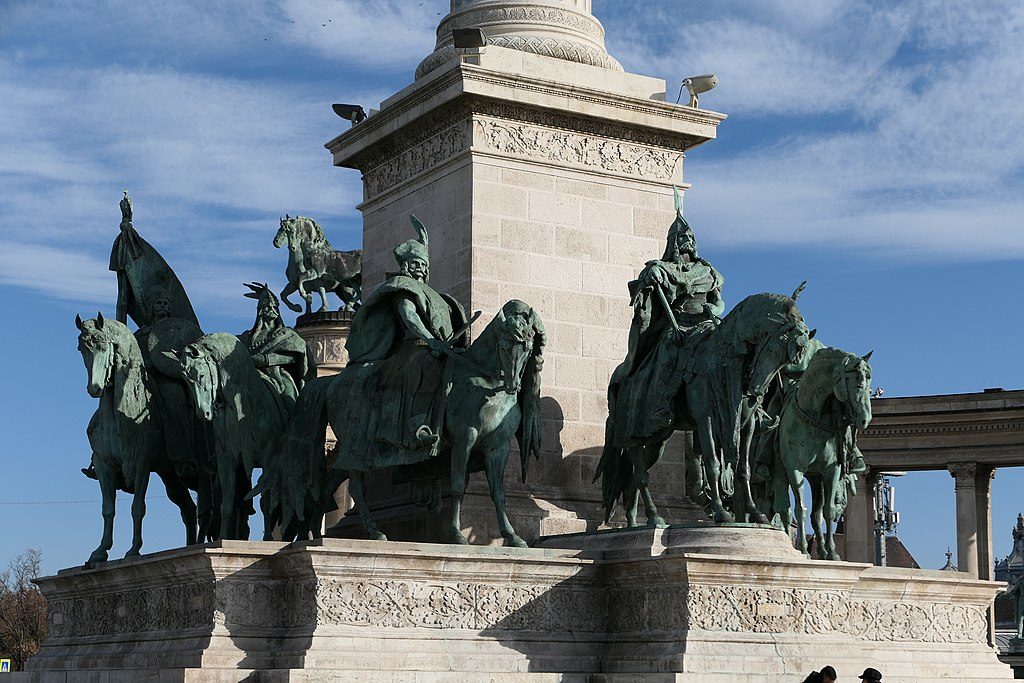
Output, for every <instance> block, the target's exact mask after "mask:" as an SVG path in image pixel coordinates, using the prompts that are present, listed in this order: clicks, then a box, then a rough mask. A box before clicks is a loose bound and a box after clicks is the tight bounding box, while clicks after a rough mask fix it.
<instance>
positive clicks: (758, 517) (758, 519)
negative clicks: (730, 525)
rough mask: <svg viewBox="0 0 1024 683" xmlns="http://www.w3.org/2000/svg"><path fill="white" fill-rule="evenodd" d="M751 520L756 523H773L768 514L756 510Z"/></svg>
mask: <svg viewBox="0 0 1024 683" xmlns="http://www.w3.org/2000/svg"><path fill="white" fill-rule="evenodd" d="M750 521H751V522H753V523H754V524H771V522H770V521H769V519H768V516H767V515H764V514H762V513H760V512H756V513H754V514H752V515H750Z"/></svg>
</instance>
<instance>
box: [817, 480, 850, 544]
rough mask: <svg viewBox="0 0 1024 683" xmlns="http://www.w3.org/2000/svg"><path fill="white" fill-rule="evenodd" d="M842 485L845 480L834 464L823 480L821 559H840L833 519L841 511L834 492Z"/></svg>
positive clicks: (834, 519)
mask: <svg viewBox="0 0 1024 683" xmlns="http://www.w3.org/2000/svg"><path fill="white" fill-rule="evenodd" d="M844 485H845V481H842V480H841V478H840V471H839V466H836V467H835V468H834V471H833V472H832V476H831V477H829V478H828V479H827V480H825V482H824V494H825V495H824V499H825V501H824V514H825V544H824V545H823V546H822V549H823V550H824V551H825V557H823V558H822V559H825V560H836V561H838V560H839V559H840V558H839V553H837V552H836V539H835V521H836V518H837V517H838V516H839V515H840V514H842V512H843V511H841V510H840V509H839V505H838V504H837V503H836V492H837V491H838V490H839V487H840V486H844Z"/></svg>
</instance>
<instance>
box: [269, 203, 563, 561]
mask: <svg viewBox="0 0 1024 683" xmlns="http://www.w3.org/2000/svg"><path fill="white" fill-rule="evenodd" d="M412 223H413V225H414V226H415V228H416V229H417V231H418V233H419V236H418V238H417V239H411V240H408V241H406V242H404V243H402V244H400V245H399V246H398V247H396V248H395V250H394V255H395V258H396V260H397V261H398V264H399V266H400V271H399V272H397V273H391V274H389V276H388V279H387V280H386V281H385V282H384V283H383V284H382V285H381V286H380V287H379V288H377V290H376V291H374V292H373V294H372V295H371V296H370V297H369V298H368V299H367V301H366V302H365V304H364V305H363V306H362V307H361V308H360V309H359V311H358V312H357V313H356V316H355V319H354V320H353V323H352V328H351V332H350V335H349V339H348V342H347V349H348V352H349V365H348V366H347V367H346V368H345V369H344V370H343V371H342V372H341V373H340V374H339V375H337V376H336V377H333V378H329V379H327V378H325V380H318V381H317V382H314V383H312V384H310V385H309V387H308V389H307V390H306V391H303V392H302V394H301V395H300V397H299V402H298V405H297V408H296V412H297V414H298V415H300V416H301V417H300V418H297V419H296V421H295V422H294V424H293V426H292V427H291V428H290V429H289V431H288V437H287V438H286V442H287V443H288V453H287V455H286V457H288V458H289V459H290V460H291V461H292V462H295V463H297V464H298V465H297V466H299V467H303V466H304V467H305V468H306V470H307V471H315V470H316V469H317V468H316V467H315V465H314V466H311V464H310V463H311V458H315V457H316V451H317V449H318V448H319V447H320V444H321V443H322V437H321V435H322V434H323V430H324V428H325V427H326V425H327V424H328V423H329V424H330V426H331V427H332V428H333V430H334V433H335V435H336V436H337V438H338V449H337V454H336V457H335V461H334V468H333V470H332V471H330V472H319V471H315V476H314V480H315V479H316V478H321V477H322V481H323V483H324V485H325V487H326V488H325V489H324V490H322V491H321V492H319V493H317V494H313V495H311V496H310V498H318V499H319V500H321V501H325V500H326V497H327V496H328V495H329V494H330V493H333V489H332V488H331V487H333V486H335V485H336V484H337V483H338V482H340V481H342V480H344V478H345V477H349V478H350V487H349V491H350V493H351V495H352V497H353V499H354V500H355V502H356V505H357V507H358V509H359V511H360V513H361V516H362V521H363V524H364V525H365V527H366V530H367V532H368V533H369V534H370V535H371V537H373V538H378V539H384V535H383V534H382V533H380V531H379V529H378V528H377V526H376V524H375V522H374V521H373V519H372V517H371V515H370V511H369V507H368V505H367V503H366V499H365V495H364V488H365V473H366V472H367V471H369V470H372V469H379V468H384V467H400V468H404V471H403V472H401V473H399V476H400V477H405V478H407V479H410V480H417V481H420V482H423V483H426V484H428V485H433V484H434V483H435V482H436V481H437V480H438V479H439V478H441V477H447V478H449V479H450V481H451V491H452V496H453V514H452V518H451V520H450V532H451V535H452V537H453V540H455V541H457V542H461V543H464V542H466V539H465V538H464V537H463V536H462V533H461V531H460V529H461V522H460V519H459V514H460V507H461V499H462V496H463V494H464V491H465V485H466V475H467V470H468V469H470V468H472V467H473V465H477V466H479V467H482V468H483V469H484V470H485V471H486V472H487V478H488V483H489V484H490V486H491V496H492V499H493V501H494V504H495V507H496V510H497V514H498V521H499V524H500V528H501V533H502V535H503V536H504V538H505V539H506V541H507V542H508V543H510V544H514V545H523V541H522V539H521V538H520V537H519V536H518V535H517V534H516V533H515V530H514V529H513V528H512V525H511V524H510V523H509V520H508V516H507V514H506V512H505V500H504V488H503V476H504V469H505V463H506V461H507V458H508V454H509V449H510V440H511V438H512V437H513V436H516V437H517V438H518V439H519V442H520V453H521V455H522V458H523V461H524V468H523V471H524V476H525V472H526V469H527V468H526V461H527V460H528V458H529V457H530V456H531V455H536V454H537V453H538V452H539V444H540V430H539V425H540V409H539V402H540V369H541V366H542V355H541V354H542V351H543V347H544V343H545V334H544V328H543V325H542V323H541V321H540V319H539V317H538V316H537V314H536V313H535V312H534V311H533V309H532V308H530V307H529V306H528V305H526V304H524V303H523V302H521V301H510V302H508V303H507V304H505V306H504V307H503V308H502V310H501V311H500V312H499V314H498V316H497V317H495V318H494V320H492V321H491V322H490V324H488V326H487V327H486V328H485V330H484V332H483V333H482V334H481V335H480V337H479V339H477V340H476V342H474V343H473V344H472V345H471V346H469V347H468V348H467V344H466V340H467V337H468V331H469V323H468V321H467V318H466V315H465V313H464V312H463V309H462V307H461V306H460V305H459V304H458V302H456V301H455V300H454V299H452V298H451V297H450V296H448V295H445V294H441V293H438V292H437V291H435V290H434V289H433V288H432V287H431V286H430V285H429V273H430V258H429V249H428V236H427V230H426V228H425V227H424V226H423V225H422V223H420V222H419V221H418V220H417V219H416V218H415V217H412ZM320 452H321V453H322V450H321V451H320ZM474 455H476V456H478V458H474V457H473V456H474ZM321 458H322V456H321ZM301 463H305V465H302V464H301ZM314 488H315V486H314ZM307 491H308V489H307ZM296 492H299V491H298V490H296ZM304 495H305V494H304ZM303 506H304V503H303V502H300V501H293V502H292V503H291V506H290V507H291V508H292V509H294V510H298V509H301V508H302V507H303Z"/></svg>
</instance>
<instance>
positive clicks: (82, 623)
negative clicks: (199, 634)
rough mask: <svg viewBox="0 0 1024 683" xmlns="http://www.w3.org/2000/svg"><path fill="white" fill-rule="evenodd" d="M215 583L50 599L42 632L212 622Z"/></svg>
mask: <svg viewBox="0 0 1024 683" xmlns="http://www.w3.org/2000/svg"><path fill="white" fill-rule="evenodd" d="M213 604H214V586H213V583H212V582H203V581H196V582H192V583H184V584H177V585H168V586H160V587H156V588H145V589H137V590H125V591H111V592H109V593H99V594H92V595H83V596H78V597H71V598H60V599H56V600H51V601H50V602H49V604H48V609H47V633H48V635H49V637H52V638H79V637H83V636H97V635H105V634H119V633H140V632H145V631H168V630H174V631H178V630H184V629H190V628H197V627H202V626H212V625H213V621H212V619H213Z"/></svg>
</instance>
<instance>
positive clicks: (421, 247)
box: [392, 214, 430, 265]
mask: <svg viewBox="0 0 1024 683" xmlns="http://www.w3.org/2000/svg"><path fill="white" fill-rule="evenodd" d="M409 220H410V221H411V222H412V226H413V227H414V228H416V233H417V234H418V235H419V238H418V239H414V240H406V241H404V242H402V243H401V244H399V245H398V246H397V247H395V249H394V251H393V252H392V253H394V255H395V260H396V261H398V264H399V265H401V264H403V263H405V262H406V261H410V260H412V259H414V258H416V259H420V260H421V261H423V262H424V263H426V264H427V265H430V252H429V250H428V249H427V245H428V238H427V226H425V225H423V223H421V222H420V219H418V218H416V216H414V215H412V214H409Z"/></svg>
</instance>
